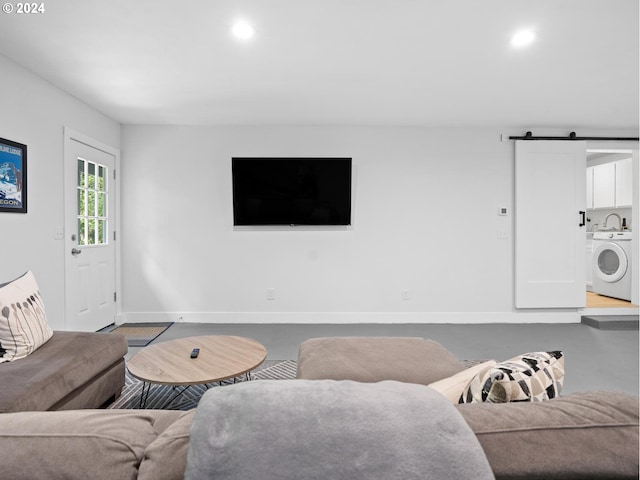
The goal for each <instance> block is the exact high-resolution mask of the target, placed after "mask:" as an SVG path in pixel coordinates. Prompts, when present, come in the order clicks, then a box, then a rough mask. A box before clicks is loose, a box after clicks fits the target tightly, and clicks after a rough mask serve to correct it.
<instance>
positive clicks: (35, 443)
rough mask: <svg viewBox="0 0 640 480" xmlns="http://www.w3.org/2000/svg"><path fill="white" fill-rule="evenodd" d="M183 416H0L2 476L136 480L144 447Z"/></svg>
mask: <svg viewBox="0 0 640 480" xmlns="http://www.w3.org/2000/svg"><path fill="white" fill-rule="evenodd" d="M183 414H184V412H174V411H148V410H139V411H135V410H73V411H65V412H20V413H7V414H3V415H0V452H2V455H0V472H2V475H1V476H2V478H10V479H12V480H40V479H41V480H51V479H65V480H76V479H77V480H86V479H88V478H90V479H92V480H102V479H104V480H113V479H135V478H136V476H137V472H138V467H139V465H140V462H141V461H142V458H143V456H144V451H145V449H146V447H147V446H148V445H149V444H150V443H152V442H153V441H154V440H155V439H156V438H157V437H158V435H159V434H160V433H161V432H162V431H163V430H164V429H165V428H167V427H168V426H169V425H170V424H171V423H173V422H174V421H176V420H177V419H178V418H180V416H181V415H183ZM166 453H167V454H170V452H166ZM159 478H162V477H159Z"/></svg>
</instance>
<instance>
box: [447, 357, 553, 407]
mask: <svg viewBox="0 0 640 480" xmlns="http://www.w3.org/2000/svg"><path fill="white" fill-rule="evenodd" d="M563 382H564V354H563V353H562V352H560V351H553V352H532V353H525V354H524V355H519V356H517V357H514V358H512V359H510V360H507V361H506V362H501V363H498V364H496V365H495V366H494V367H492V368H489V369H486V370H484V371H482V372H480V373H479V374H478V375H476V376H475V377H474V378H473V379H472V380H471V381H470V382H469V384H468V385H467V387H466V388H465V389H464V391H463V392H462V395H461V396H460V400H459V401H458V403H477V402H489V403H506V402H538V401H542V400H549V399H550V398H555V397H557V396H559V395H560V390H561V389H562V384H563Z"/></svg>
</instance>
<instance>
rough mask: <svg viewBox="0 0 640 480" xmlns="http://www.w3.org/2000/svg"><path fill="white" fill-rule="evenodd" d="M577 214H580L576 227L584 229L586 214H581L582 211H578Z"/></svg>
mask: <svg viewBox="0 0 640 480" xmlns="http://www.w3.org/2000/svg"><path fill="white" fill-rule="evenodd" d="M578 213H579V214H580V223H579V224H578V226H579V227H584V226H585V225H586V220H587V218H586V215H587V212H583V211H582V210H580V211H579V212H578Z"/></svg>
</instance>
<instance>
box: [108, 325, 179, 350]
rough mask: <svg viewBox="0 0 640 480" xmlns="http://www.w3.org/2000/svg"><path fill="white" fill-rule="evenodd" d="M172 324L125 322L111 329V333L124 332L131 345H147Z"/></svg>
mask: <svg viewBox="0 0 640 480" xmlns="http://www.w3.org/2000/svg"><path fill="white" fill-rule="evenodd" d="M171 325H173V322H159V323H123V324H122V325H120V326H118V327H116V328H114V329H113V330H111V332H110V333H113V332H117V333H121V334H123V335H124V336H125V337H127V343H128V344H129V346H130V347H146V346H147V345H149V344H150V343H151V342H152V341H153V340H155V339H156V338H158V336H159V335H160V334H161V333H162V332H164V331H165V330H166V329H167V328H169V327H170V326H171Z"/></svg>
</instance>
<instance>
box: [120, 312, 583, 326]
mask: <svg viewBox="0 0 640 480" xmlns="http://www.w3.org/2000/svg"><path fill="white" fill-rule="evenodd" d="M122 320H123V323H124V322H127V323H151V322H177V323H214V324H216V323H217V324H269V323H291V324H299V323H302V324H306V323H308V324H314V323H318V324H323V323H331V324H341V323H344V324H353V323H389V324H393V323H415V324H424V323H453V324H467V323H469V324H482V323H512V324H513V323H580V313H579V312H578V311H577V310H576V311H573V310H572V311H560V312H558V311H555V312H554V311H540V312H538V311H526V312H411V313H407V312H130V313H124V314H123V315H122Z"/></svg>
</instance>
